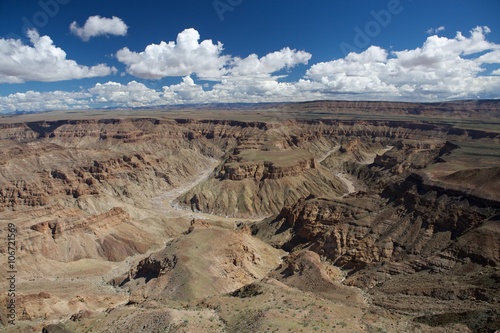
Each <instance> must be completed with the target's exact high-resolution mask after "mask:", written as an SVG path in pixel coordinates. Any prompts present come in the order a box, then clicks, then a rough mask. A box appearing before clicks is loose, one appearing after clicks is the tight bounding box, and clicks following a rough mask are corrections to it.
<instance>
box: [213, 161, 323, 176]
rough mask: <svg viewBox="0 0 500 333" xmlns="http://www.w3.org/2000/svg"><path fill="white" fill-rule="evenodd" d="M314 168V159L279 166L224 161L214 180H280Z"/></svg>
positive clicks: (264, 162)
mask: <svg viewBox="0 0 500 333" xmlns="http://www.w3.org/2000/svg"><path fill="white" fill-rule="evenodd" d="M314 168H316V161H315V160H314V158H310V159H300V160H297V161H294V165H290V166H279V165H276V164H275V163H273V162H271V161H259V162H243V163H238V162H236V163H235V162H231V161H230V160H229V161H226V162H225V163H224V164H223V165H222V167H221V168H220V171H219V173H218V174H217V176H216V178H219V179H223V180H225V179H229V180H243V179H247V178H251V179H255V180H256V181H261V180H263V179H280V178H284V177H295V176H300V175H302V174H303V173H305V172H306V171H307V170H309V169H314Z"/></svg>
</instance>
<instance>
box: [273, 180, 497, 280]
mask: <svg viewBox="0 0 500 333" xmlns="http://www.w3.org/2000/svg"><path fill="white" fill-rule="evenodd" d="M383 196H384V197H385V198H387V199H388V200H389V201H388V202H387V204H382V205H381V206H379V205H380V204H378V203H377V202H381V200H380V198H377V197H376V196H364V195H363V194H359V195H358V198H349V199H347V198H346V199H343V200H341V201H338V200H333V201H332V200H324V199H308V200H300V201H299V202H297V203H296V204H295V205H293V206H290V207H285V208H284V209H283V210H282V211H281V213H280V215H279V216H278V218H277V219H276V222H274V223H279V225H281V230H283V229H285V228H291V229H292V230H293V236H292V238H291V239H290V240H289V241H288V242H287V243H285V244H284V245H283V247H284V248H285V249H288V250H291V249H293V248H296V247H298V246H300V245H301V244H303V245H304V246H305V245H306V246H307V247H308V248H310V249H311V250H313V251H315V252H317V253H319V254H321V255H322V256H325V257H326V258H329V259H330V260H332V262H333V263H335V264H336V265H337V266H341V267H345V268H349V269H356V270H359V269H361V268H363V269H365V270H366V271H367V272H369V271H370V270H369V269H367V267H370V266H371V267H378V268H377V269H378V270H379V271H383V272H386V273H389V274H400V273H411V272H418V271H422V270H431V271H442V270H451V269H453V268H454V267H456V265H462V264H464V263H466V262H472V263H475V264H476V265H480V266H482V265H488V266H493V267H495V266H498V265H500V257H499V255H498V253H500V252H499V250H500V249H499V247H498V246H497V245H494V243H495V242H496V241H497V240H498V239H500V238H499V237H500V228H499V224H498V222H493V221H497V220H498V214H499V213H500V206H499V204H500V203H497V204H492V205H487V206H485V205H484V200H476V201H475V200H474V198H472V197H470V196H469V197H468V196H464V194H463V193H462V194H461V193H459V192H456V191H447V190H446V189H444V188H441V189H440V188H437V187H435V186H434V187H431V186H425V185H424V184H423V183H422V182H421V178H420V179H419V178H413V177H408V178H407V179H406V180H405V181H404V182H402V183H401V184H399V185H395V186H394V187H389V188H387V189H386V191H384V193H383ZM382 202H383V201H382ZM279 220H282V222H279ZM478 244H483V245H486V246H480V245H478ZM476 245H477V246H476ZM382 263H384V265H383V266H380V264H382ZM367 274H368V273H367ZM368 280H369V279H368ZM358 281H360V280H358ZM364 281H365V282H367V281H366V280H364ZM365 282H363V283H365Z"/></svg>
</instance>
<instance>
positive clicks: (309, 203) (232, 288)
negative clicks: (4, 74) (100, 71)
mask: <svg viewBox="0 0 500 333" xmlns="http://www.w3.org/2000/svg"><path fill="white" fill-rule="evenodd" d="M499 115H500V102H498V101H477V102H473V101H464V102H453V103H440V104H415V103H411V104H410V103H382V102H363V103H354V102H309V103H296V104H273V105H263V106H261V107H257V106H252V107H249V108H246V109H241V110H210V109H207V110H168V111H161V110H144V111H135V113H133V114H132V111H119V112H118V111H109V112H106V111H85V112H73V113H63V112H51V113H44V114H30V115H24V116H10V117H3V118H0V224H1V227H2V230H7V227H8V225H9V224H12V225H15V227H16V270H17V273H16V284H15V289H16V295H15V302H16V303H15V304H16V307H15V310H16V318H15V325H11V324H10V323H9V319H10V318H9V316H8V315H9V312H8V311H7V304H8V302H9V301H10V300H11V299H12V297H11V296H8V295H7V292H6V291H7V290H8V286H7V285H6V283H5V281H7V277H8V275H7V271H6V270H4V269H2V271H1V276H0V278H1V279H2V281H4V282H2V288H3V290H2V294H1V296H0V299H1V302H2V304H3V306H2V309H1V311H0V323H1V324H0V331H5V332H23V333H24V332H42V330H44V332H103V333H104V332H109V333H111V332H117V333H118V332H266V331H267V332H495V331H496V330H499V329H500V319H499V318H500V200H499V198H500V120H499ZM3 235H4V233H3ZM5 237H6V236H5ZM2 244H3V242H2ZM0 256H1V260H2V263H3V264H2V265H4V266H6V265H7V261H8V249H7V247H6V246H3V247H2V248H1V249H0Z"/></svg>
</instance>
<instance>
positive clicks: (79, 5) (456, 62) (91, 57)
mask: <svg viewBox="0 0 500 333" xmlns="http://www.w3.org/2000/svg"><path fill="white" fill-rule="evenodd" d="M498 17H500V2H499V1H496V0H491V1H486V0H483V1H477V0H476V1H472V0H471V1H465V0H455V1H438V0H434V1H428V0H418V1H417V0H381V1H379V0H350V1H343V0H339V1H309V2H306V1H297V0H288V1H264V0H198V1H194V0H187V1H168V0H167V1H166V0H163V1H152V0H149V1H148V0H146V1H140V2H139V1H112V0H108V1H102V0H86V1H83V0H39V1H38V0H37V1H35V0H33V1H28V0H22V1H3V0H0V22H1V23H0V112H12V111H16V110H26V111H33V110H34V111H36V110H50V109H87V108H103V107H104V108H105V107H147V106H157V105H168V104H190V103H216V102H281V101H282V102H286V101H304V100H315V99H342V100H401V101H424V102H427V101H442V100H455V99H466V98H500V20H499V19H498Z"/></svg>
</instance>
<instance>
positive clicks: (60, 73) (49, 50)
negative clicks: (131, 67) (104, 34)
mask: <svg viewBox="0 0 500 333" xmlns="http://www.w3.org/2000/svg"><path fill="white" fill-rule="evenodd" d="M28 37H29V39H30V42H31V44H32V46H30V45H25V44H24V43H23V42H22V41H21V40H18V39H3V38H0V83H22V82H25V81H42V82H55V81H63V80H71V79H81V78H90V77H98V76H106V75H109V74H111V73H114V72H116V69H115V68H114V67H109V66H107V65H105V64H99V65H95V66H92V67H87V66H83V65H79V64H78V63H77V62H76V61H74V60H70V59H67V58H66V52H64V50H62V49H61V48H59V47H56V46H55V45H54V43H53V41H52V39H51V38H50V37H49V36H40V35H39V34H38V32H37V31H36V30H29V31H28Z"/></svg>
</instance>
